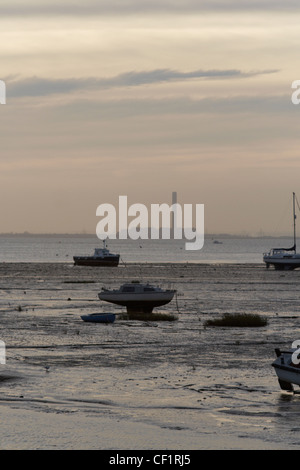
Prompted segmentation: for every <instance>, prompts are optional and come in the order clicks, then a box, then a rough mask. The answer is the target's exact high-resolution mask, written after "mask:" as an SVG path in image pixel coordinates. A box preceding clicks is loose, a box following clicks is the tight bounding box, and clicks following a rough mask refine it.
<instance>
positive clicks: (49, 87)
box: [5, 69, 278, 98]
mask: <svg viewBox="0 0 300 470" xmlns="http://www.w3.org/2000/svg"><path fill="white" fill-rule="evenodd" d="M276 72H278V70H262V71H250V72H243V71H241V70H236V69H230V70H194V71H191V72H179V71H176V70H170V69H157V70H150V71H142V72H134V71H132V72H127V73H122V74H119V75H116V76H114V77H109V78H96V77H90V78H89V77H88V78H68V79H51V78H39V77H27V78H20V79H14V78H8V79H7V80H5V82H6V84H7V96H8V98H9V97H12V98H16V97H17V98H19V97H29V96H32V97H34V96H46V95H53V94H65V93H72V92H74V91H78V90H96V89H98V90H101V89H107V88H115V87H136V86H142V85H149V84H157V83H163V82H175V81H177V82H179V81H187V80H195V79H199V80H201V79H202V80H203V79H210V80H214V79H239V78H249V77H253V76H257V75H264V74H272V73H276Z"/></svg>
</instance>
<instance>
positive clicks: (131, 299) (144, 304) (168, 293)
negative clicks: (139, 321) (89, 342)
mask: <svg viewBox="0 0 300 470" xmlns="http://www.w3.org/2000/svg"><path fill="white" fill-rule="evenodd" d="M175 292H176V290H171V289H166V290H165V289H161V288H160V287H155V286H151V285H150V284H142V283H140V282H139V281H132V282H130V283H126V284H123V285H122V286H121V287H120V288H119V289H114V290H108V289H104V288H103V289H102V291H101V292H99V294H98V296H99V299H100V300H104V301H106V302H110V303H113V304H116V305H122V306H125V307H127V311H129V312H132V311H138V312H145V313H150V312H152V310H153V308H154V307H159V306H161V305H166V304H168V303H169V302H171V300H172V299H173V297H174V294H175Z"/></svg>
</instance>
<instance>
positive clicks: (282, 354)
mask: <svg viewBox="0 0 300 470" xmlns="http://www.w3.org/2000/svg"><path fill="white" fill-rule="evenodd" d="M295 351H296V348H291V349H289V350H287V351H281V350H280V349H275V353H276V356H277V357H276V360H275V361H274V362H273V363H272V366H273V367H274V369H275V371H276V374H277V378H278V382H279V385H280V388H281V389H282V390H287V391H289V392H293V391H294V385H298V386H300V364H296V363H293V354H294V353H295ZM297 362H298V361H297Z"/></svg>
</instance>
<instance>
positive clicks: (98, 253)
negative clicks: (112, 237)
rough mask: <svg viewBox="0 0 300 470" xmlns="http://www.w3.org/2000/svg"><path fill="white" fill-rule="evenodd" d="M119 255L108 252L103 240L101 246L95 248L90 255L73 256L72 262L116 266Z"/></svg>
mask: <svg viewBox="0 0 300 470" xmlns="http://www.w3.org/2000/svg"><path fill="white" fill-rule="evenodd" d="M119 259H120V255H115V254H113V253H110V251H109V250H108V249H107V247H106V243H105V240H103V248H95V251H94V254H93V255H92V256H74V257H73V260H74V264H75V265H78V266H118V264H119Z"/></svg>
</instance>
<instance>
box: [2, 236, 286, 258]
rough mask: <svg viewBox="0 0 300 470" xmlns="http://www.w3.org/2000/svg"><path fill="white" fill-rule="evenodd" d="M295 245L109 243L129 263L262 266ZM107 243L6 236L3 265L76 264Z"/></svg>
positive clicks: (272, 241)
mask: <svg viewBox="0 0 300 470" xmlns="http://www.w3.org/2000/svg"><path fill="white" fill-rule="evenodd" d="M289 244H290V245H292V242H291V240H289V239H285V238H279V239H277V238H266V237H262V238H259V237H258V238H256V237H253V238H251V237H234V236H231V237H229V236H226V237H222V236H207V237H205V240H204V246H203V248H202V249H201V250H194V251H187V250H185V241H184V240H162V239H161V240H131V239H127V240H108V242H107V247H108V249H109V250H110V251H111V252H112V253H119V254H120V255H121V262H122V261H123V262H125V263H131V262H133V263H140V262H142V263H147V262H148V263H153V262H154V263H157V262H164V263H186V262H190V263H219V262H220V263H261V262H262V256H263V253H264V252H266V251H269V250H270V248H272V247H280V246H286V245H288V246H289ZM102 246H103V243H102V241H101V240H99V239H98V238H97V237H96V236H92V235H89V236H87V235H82V236H80V235H51V236H49V235H42V236H41V235H31V236H29V235H11V236H9V235H2V236H0V262H73V256H76V255H92V254H93V253H94V249H95V248H96V247H98V248H99V247H100V248H101V247H102Z"/></svg>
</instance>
